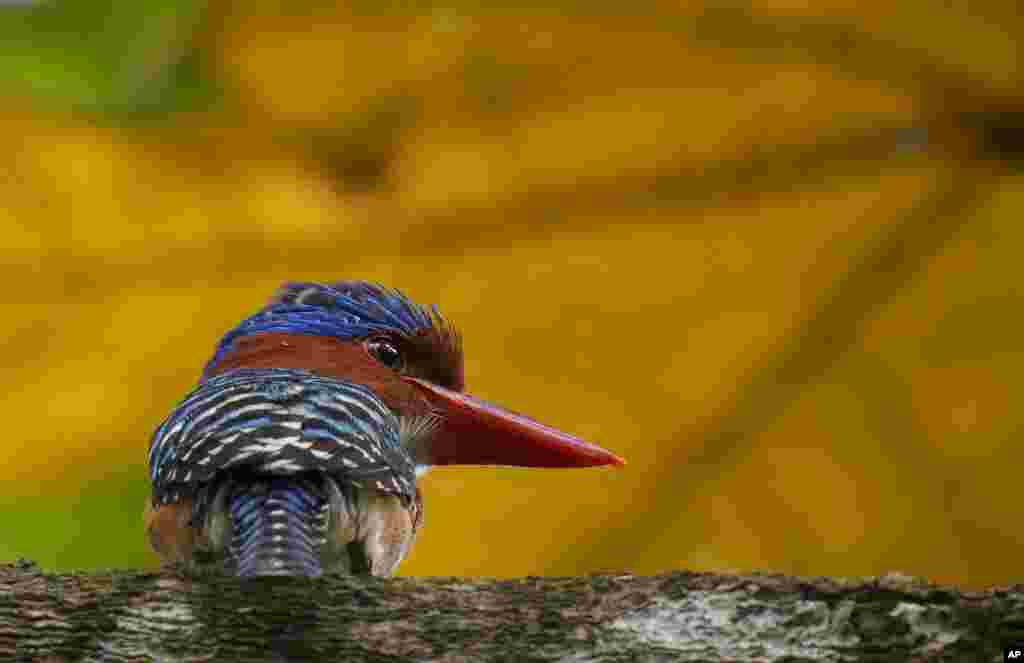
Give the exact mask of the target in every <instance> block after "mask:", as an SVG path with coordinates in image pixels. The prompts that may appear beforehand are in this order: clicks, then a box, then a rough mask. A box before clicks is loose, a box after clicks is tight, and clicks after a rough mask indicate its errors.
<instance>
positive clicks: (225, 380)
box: [149, 369, 416, 503]
mask: <svg viewBox="0 0 1024 663" xmlns="http://www.w3.org/2000/svg"><path fill="white" fill-rule="evenodd" d="M149 469H150V480H151V481H152V484H153V498H154V500H155V501H156V502H161V503H167V502H171V501H176V500H177V499H178V497H180V496H181V495H182V494H191V493H193V492H194V491H195V490H196V489H197V488H198V487H200V486H202V485H204V484H207V483H209V482H211V481H212V480H213V479H214V477H215V476H216V475H217V474H218V473H223V472H228V471H236V470H237V471H243V470H244V471H252V472H255V473H260V474H271V475H290V474H299V473H303V472H324V473H326V474H329V475H330V476H332V477H335V478H336V479H340V480H343V481H349V482H352V483H355V484H357V485H360V486H364V487H369V488H374V489H375V490H377V491H379V492H382V493H385V494H391V495H398V496H400V497H402V498H403V501H404V500H409V499H412V498H413V497H414V495H415V492H416V486H415V467H414V464H413V460H412V458H411V457H410V456H409V454H408V452H407V451H405V450H404V449H403V448H402V446H401V444H400V442H399V423H398V418H397V417H396V416H395V415H394V413H392V412H391V410H390V409H388V407H387V406H386V405H385V404H384V403H383V402H382V401H381V400H380V399H379V398H377V397H376V396H375V395H374V394H373V392H371V391H370V390H369V389H368V388H366V387H364V386H362V385H359V384H353V383H348V382H343V381H340V380H334V379H330V378H324V377H320V376H317V375H313V374H311V373H307V372H306V371H300V370H293V369H239V370H235V371H230V372H228V373H224V374H221V375H218V376H216V377H214V378H211V379H210V380H207V381H205V382H203V383H202V384H200V385H199V386H198V387H197V388H196V389H195V390H193V391H192V393H190V394H189V395H188V396H186V397H185V399H184V401H182V403H181V404H180V405H179V406H178V407H177V408H175V410H174V411H173V412H172V413H171V414H170V416H168V417H167V419H166V420H164V422H163V423H162V424H161V425H160V427H159V428H157V430H156V432H155V433H154V434H153V438H152V440H151V442H150V447H149Z"/></svg>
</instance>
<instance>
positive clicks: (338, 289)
mask: <svg viewBox="0 0 1024 663" xmlns="http://www.w3.org/2000/svg"><path fill="white" fill-rule="evenodd" d="M424 330H431V331H434V332H435V333H438V334H439V335H441V336H442V337H444V338H450V339H451V341H450V342H451V344H452V346H453V347H457V345H458V340H457V334H456V332H455V331H454V329H453V328H451V325H449V324H448V323H447V322H446V321H445V320H444V318H443V317H442V316H441V315H440V313H439V312H438V311H437V309H436V308H432V309H427V308H424V307H422V306H419V305H418V304H415V303H413V302H412V301H410V300H409V298H407V297H406V296H405V295H403V294H402V293H401V292H399V291H398V290H393V289H390V288H385V287H383V286H380V285H376V284H373V283H366V282H364V281H342V282H338V283H334V284H329V285H328V284H321V283H286V284H285V285H284V286H282V287H281V288H280V290H278V292H277V294H275V295H274V297H273V298H272V299H271V300H270V302H269V303H268V305H267V306H265V307H264V308H262V309H261V310H260V311H258V312H257V313H255V314H254V315H251V316H249V317H248V318H246V319H245V320H243V321H242V322H240V323H239V324H238V325H237V326H236V327H235V328H234V329H232V330H230V331H229V332H228V333H227V334H225V335H224V336H223V337H222V338H221V340H220V342H219V343H218V344H217V348H216V350H215V351H214V354H213V357H212V358H211V359H210V361H209V362H207V364H206V368H205V369H204V371H203V377H204V379H205V378H206V377H207V376H209V375H210V374H211V372H212V370H213V369H214V367H216V365H217V364H218V363H219V362H220V360H221V358H223V357H224V355H225V354H226V353H228V352H229V351H230V350H231V348H232V347H233V344H234V342H235V341H236V340H238V339H239V338H243V337H246V336H252V335H255V334H269V333H283V334H303V335H309V336H325V337H330V338H336V339H339V340H350V339H356V338H364V337H366V336H369V335H370V334H373V333H377V332H396V333H399V334H402V335H405V336H415V335H416V334H418V333H420V332H422V331H424Z"/></svg>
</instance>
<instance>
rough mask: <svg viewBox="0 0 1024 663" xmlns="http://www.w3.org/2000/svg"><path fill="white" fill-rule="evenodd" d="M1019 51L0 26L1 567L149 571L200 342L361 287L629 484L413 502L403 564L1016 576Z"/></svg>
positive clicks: (785, 18) (966, 13)
mask: <svg viewBox="0 0 1024 663" xmlns="http://www.w3.org/2000/svg"><path fill="white" fill-rule="evenodd" d="M1020 27H1021V20H1020V19H1019V18H1018V17H1017V16H1016V10H1015V9H1014V7H1013V6H1012V3H1010V4H1007V5H1006V6H1005V7H1004V6H1002V5H999V4H996V3H993V4H990V5H986V6H984V7H979V6H978V5H972V6H971V7H967V5H957V6H949V7H939V6H936V5H934V3H917V2H910V3H849V2H826V3H815V4H814V6H813V8H808V7H806V6H803V5H802V4H801V3H788V2H781V1H776V2H751V3H750V4H749V5H734V6H731V7H730V8H725V9H723V8H721V7H719V6H717V4H714V6H711V5H702V4H700V3H692V4H689V5H687V6H685V7H678V6H674V5H673V6H670V5H667V4H663V3H657V2H651V3H642V6H634V7H631V8H630V10H629V11H626V10H623V9H619V8H617V9H614V10H613V9H610V8H604V6H598V7H594V6H591V5H589V4H585V3H577V2H566V3H563V4H561V5H559V6H558V7H556V8H551V7H540V6H537V7H536V8H534V9H529V10H527V9H523V8H522V7H511V6H508V7H504V8H491V9H487V10H484V9H480V8H479V7H478V6H477V5H476V4H474V3H461V2H448V3H426V2H423V3H419V2H417V3H391V4H387V5H386V6H385V5H380V4H379V3H365V2H360V3H355V4H354V5H352V6H350V7H346V6H341V7H339V6H336V5H335V4H334V3H325V2H309V3H283V2H257V3H230V2H211V3H208V4H207V3H198V2H184V1H177V2H170V1H164V2H142V1H135V2H127V1H125V2H120V1H114V0H108V2H104V3H73V2H66V3H64V2H49V3H35V4H31V5H26V6H15V5H0V44H2V46H0V99H3V100H4V101H5V106H4V109H3V110H2V111H0V118H2V121H3V125H2V126H0V169H2V170H3V171H4V173H5V174H7V175H8V177H6V178H0V201H2V202H0V225H2V229H3V237H4V242H3V243H2V245H0V252H2V259H0V276H2V277H3V278H4V279H5V282H7V283H9V284H11V287H10V288H9V293H10V294H9V297H8V301H7V302H6V306H5V308H4V320H3V321H4V325H3V327H2V329H3V332H2V333H3V336H2V338H3V341H2V342H3V347H4V352H3V354H2V356H3V357H4V360H5V368H6V371H5V375H6V376H7V378H8V380H9V383H10V385H11V387H10V388H9V389H8V390H7V394H6V398H5V399H4V400H3V401H2V404H0V414H2V415H3V416H4V417H5V422H6V423H7V426H6V431H7V435H6V436H5V442H4V443H3V444H2V445H0V495H2V497H0V518H2V519H3V522H4V524H5V527H4V532H5V534H4V535H3V536H2V537H0V559H7V558H14V557H16V556H28V557H31V558H35V559H36V560H38V561H39V562H40V563H42V564H43V565H44V566H46V567H55V568H59V569H66V568H73V567H78V568H99V567H118V566H132V567H137V566H142V565H154V564H155V558H154V557H153V556H152V555H151V554H150V553H149V552H147V551H146V549H145V541H144V537H143V534H142V528H141V512H142V505H143V501H144V499H145V498H146V495H147V491H148V485H147V481H146V474H145V472H146V470H145V451H146V445H147V442H148V437H149V435H150V432H151V431H152V430H153V429H154V428H155V426H156V425H157V424H158V423H159V422H160V420H161V419H162V417H163V416H165V415H166V414H167V412H168V411H169V410H170V409H171V408H172V407H173V406H174V404H175V403H176V402H177V400H178V399H180V398H181V397H182V396H183V395H184V394H185V393H186V392H187V391H188V390H189V388H190V387H191V385H192V384H194V381H195V379H196V378H197V376H198V373H199V370H200V368H201V366H202V364H203V362H204V361H205V359H206V358H207V356H208V355H209V353H210V352H211V350H212V348H213V345H214V343H215V341H216V339H217V338H218V337H219V335H220V334H222V333H223V332H224V331H226V330H227V329H228V328H230V327H231V326H233V324H234V323H235V322H237V320H239V319H240V318H241V317H243V316H244V315H246V314H247V313H248V312H250V311H251V310H253V308H255V307H257V306H259V305H260V304H261V303H262V302H263V301H264V300H265V299H266V298H267V296H268V295H269V293H270V292H272V291H273V289H274V288H275V287H276V286H277V285H278V283H280V282H281V281H284V280H290V279H338V278H366V279H370V280H377V281H380V282H383V283H386V284H388V285H393V286H397V287H399V288H402V289H403V290H405V291H406V292H408V293H409V294H410V295H412V296H413V297H414V298H415V299H417V300H418V301H421V302H427V303H431V302H437V303H439V304H440V306H441V308H442V310H443V311H444V312H445V314H446V315H447V316H448V317H450V318H452V319H454V320H455V321H456V322H457V323H459V325H460V327H461V328H462V330H463V333H464V336H465V338H466V348H467V366H466V373H467V383H468V385H469V391H471V392H472V393H474V394H476V395H478V396H481V397H484V398H487V399H488V400H493V401H496V402H500V403H503V404H506V405H508V406H510V407H512V408H514V409H516V410H520V411H523V412H528V413H530V414H531V415H533V416H535V417H537V418H539V419H541V420H543V421H546V422H549V423H551V424H553V425H556V426H558V427H560V428H564V429H566V430H570V431H572V432H574V433H577V434H579V435H581V436H583V437H585V438H588V439H593V440H595V441H597V442H598V443H600V444H602V445H603V446H606V447H608V448H610V449H613V450H615V451H617V452H619V453H621V454H622V455H624V456H625V457H626V458H627V459H628V460H629V465H628V466H627V467H626V468H624V469H623V470H620V471H600V470H598V471H586V472H554V471H550V472H549V471H526V470H512V469H488V468H482V469H466V468H457V469H444V470H435V471H434V472H432V473H431V474H429V475H428V476H427V477H426V478H425V479H424V480H423V482H422V488H423V490H424V494H425V500H426V509H427V517H426V522H427V525H426V527H425V529H424V530H423V533H422V535H421V536H420V539H419V541H418V542H417V545H416V546H415V547H414V549H413V552H412V556H411V558H410V559H409V560H408V561H407V562H406V563H405V564H404V565H403V566H402V567H401V568H400V571H401V572H402V573H405V574H412V575H496V576H507V575H525V574H579V573H585V572H590V571H598V570H612V569H630V570H632V571H634V572H639V573H649V572H654V571H659V570H665V569H672V568H696V569H732V568H740V569H756V570H778V571H784V572H790V573H801V574H813V575H819V574H820V575H868V574H880V573H884V572H887V571H891V570H898V571H902V572H905V573H910V574H915V575H922V576H926V577H929V578H932V579H935V580H940V581H946V582H955V583H961V584H966V585H983V584H990V583H999V582H1011V581H1016V580H1017V576H1016V573H1017V566H1018V565H1017V560H1018V559H1019V557H1020V555H1021V554H1022V553H1024V536H1022V535H1021V534H1020V533H1019V527H1018V526H1017V523H1018V521H1019V519H1020V515H1021V514H1020V513H1019V509H1018V507H1017V505H1018V504H1019V502H1020V501H1019V500H1018V499H1017V498H1016V495H1015V487H1016V485H1017V482H1016V481H1015V476H1014V475H1015V468H1016V467H1018V466H1019V465H1020V464H1021V462H1022V461H1024V445H1022V444H1020V443H1019V442H1020V440H1019V437H1020V436H1019V433H1018V431H1019V430H1020V428H1021V425H1022V422H1024V419H1022V415H1021V414H1020V410H1018V409H1017V408H1016V404H1015V398H1014V396H1013V394H1014V393H1018V392H1019V391H1020V388H1021V387H1024V383H1022V377H1021V376H1022V375H1024V371H1022V370H1021V368H1022V366H1020V364H1021V363H1022V362H1024V352H1022V350H1021V345H1020V343H1019V342H1017V337H1018V336H1019V334H1017V333H1016V330H1017V329H1018V327H1019V326H1020V324H1021V316H1020V310H1021V307H1019V306H1016V304H1017V303H1018V300H1019V299H1020V298H1021V296H1022V295H1021V290H1020V286H1021V277H1020V270H1019V268H1018V265H1017V262H1018V259H1017V256H1018V254H1019V251H1020V247H1021V246H1022V245H1024V230H1022V229H1021V225H1020V223H1019V221H1018V219H1019V218H1020V215H1021V212H1022V209H1024V196H1022V194H1021V190H1022V187H1021V177H1020V175H1019V174H1018V175H1015V174H1014V173H1019V172H1020V170H1019V167H1020V163H1019V162H1020V157H1021V154H1024V151H1022V150H1021V149H1020V141H1021V138H1020V136H1021V133H1019V132H1018V133H1015V131H1016V129H1015V127H1020V126H1024V124H1022V123H1020V118H1021V117H1024V111H1022V110H1021V109H1024V99H1021V97H1020V90H1021V89H1024V88H1022V87H1021V85H1020V79H1019V72H1018V64H1019V61H1020V53H1019V36H1020V32H1021V30H1020ZM966 117H970V121H969V122H967V121H965V120H964V118H966ZM140 118H145V120H146V121H145V122H139V119H140ZM1015 141H1017V142H1015Z"/></svg>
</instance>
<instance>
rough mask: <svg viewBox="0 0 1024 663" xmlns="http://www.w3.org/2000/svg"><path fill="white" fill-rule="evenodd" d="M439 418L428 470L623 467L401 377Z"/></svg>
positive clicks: (565, 438)
mask: <svg viewBox="0 0 1024 663" xmlns="http://www.w3.org/2000/svg"><path fill="white" fill-rule="evenodd" d="M403 379H404V380H405V381H407V382H410V383H412V384H414V385H416V386H417V387H419V389H420V390H421V391H422V392H423V394H424V396H426V397H427V400H429V401H430V403H431V404H432V405H433V406H434V408H435V409H436V410H437V411H438V412H439V413H440V414H441V415H442V417H443V421H442V423H441V427H440V429H439V430H438V431H437V433H435V434H434V436H433V438H431V442H430V462H431V464H432V465H515V466H518V467H591V466H595V465H625V464H626V461H624V460H623V459H621V458H619V457H618V456H616V455H615V454H613V453H611V452H610V451H605V450H604V449H602V448H601V447H598V446H595V445H593V444H590V443H588V442H584V441H583V440H581V439H579V438H577V437H573V436H572V435H569V434H568V433H563V432H562V431H559V430H555V429H554V428H550V427H548V426H545V425H544V424H542V423H540V422H537V421H534V420H533V419H530V418H529V417H524V416H523V415H521V414H516V413H515V412H510V411H508V410H505V409H503V408H500V407H498V406H496V405H491V404H490V403H487V402H485V401H482V400H480V399H479V398H474V397H472V396H470V395H468V394H463V393H460V392H457V391H452V390H451V389H445V388H444V387H440V386H438V385H436V384H434V383H432V382H428V381H426V380H421V379H419V378H413V377H404V378H403Z"/></svg>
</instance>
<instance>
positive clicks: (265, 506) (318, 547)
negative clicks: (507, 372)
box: [144, 280, 625, 578]
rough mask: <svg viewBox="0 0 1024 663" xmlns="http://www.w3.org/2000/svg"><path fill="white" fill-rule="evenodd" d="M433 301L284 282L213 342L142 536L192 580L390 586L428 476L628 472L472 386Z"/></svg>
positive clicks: (180, 419)
mask: <svg viewBox="0 0 1024 663" xmlns="http://www.w3.org/2000/svg"><path fill="white" fill-rule="evenodd" d="M463 372H464V371H463V351H462V338H461V335H460V334H459V332H458V331H457V330H456V328H455V326H454V325H453V324H452V323H451V322H450V321H449V320H448V319H447V318H445V317H444V316H442V315H441V313H440V311H439V310H438V308H437V307H436V306H433V307H430V308H427V307H423V306H420V305H418V304H415V303H414V302H412V301H411V300H410V299H409V298H408V297H407V296H406V295H404V294H403V293H402V292H401V291H399V290H396V289H392V288H387V287H384V286H382V285H379V284H376V283H370V282H366V281H354V280H353V281H338V282H332V283H315V282H293V283H285V284H284V285H282V286H281V287H280V288H279V289H278V290H277V292H275V293H274V295H273V296H272V297H271V299H270V301H269V302H267V303H266V304H265V305H264V306H262V307H261V308H260V309H258V310H257V311H256V312H255V313H254V314H252V315H250V316H249V317H247V318H245V319H244V320H242V321H241V322H240V323H238V324H237V325H236V326H235V327H234V328H232V329H231V330H229V331H228V332H227V333H226V334H225V335H224V336H223V337H222V338H221V339H220V341H219V342H218V343H217V345H216V347H215V349H214V353H213V355H212V357H211V358H210V359H209V361H208V362H207V363H206V365H205V367H204V369H203V371H202V374H201V377H200V379H199V381H198V384H197V385H196V386H195V387H194V388H193V390H192V391H191V392H190V393H189V394H187V395H186V396H185V398H184V399H183V400H182V401H181V402H180V403H179V404H178V405H177V406H176V407H175V408H174V409H173V410H172V411H171V412H170V414H169V415H168V416H167V417H166V418H165V419H164V420H163V421H162V422H161V423H160V425H159V426H158V427H157V428H156V430H155V431H154V433H153V435H152V437H151V439H150V444H149V456H148V466H149V479H150V483H151V487H152V491H151V495H150V496H149V498H147V500H146V507H145V515H144V525H145V529H146V533H147V537H148V540H149V544H150V546H151V547H152V549H153V550H154V551H155V552H156V553H157V555H158V556H159V557H160V559H161V562H162V563H163V564H164V565H171V566H178V567H181V566H184V567H185V568H187V569H190V570H192V571H196V572H212V573H223V574H227V575H234V576H239V577H241V578H251V577H258V576H305V577H318V576H321V575H323V574H324V573H347V574H369V575H374V576H389V575H391V574H392V573H393V572H394V571H395V569H396V567H397V566H398V565H399V563H400V562H401V561H402V560H403V559H404V558H405V556H406V555H407V554H408V552H409V549H410V547H411V546H412V544H413V541H414V539H415V536H416V533H417V532H418V530H419V529H420V527H421V526H422V525H423V521H424V519H423V499H422V495H421V494H420V491H419V489H418V487H417V483H416V480H417V478H418V477H420V476H422V475H423V474H424V473H425V472H427V471H428V470H429V469H430V468H431V467H434V466H443V465H499V466H521V467H588V466H602V465H611V466H620V465H623V464H624V463H625V461H624V460H623V459H622V458H620V457H619V456H617V455H615V454H614V453H612V452H610V451H607V450H605V449H603V448H601V447H598V446H596V445H593V444H590V443H588V442H585V441H583V440H581V439H579V438H577V437H574V436H572V435H569V434H568V433H564V432H562V431H559V430H557V429H554V428H551V427H549V426H546V425H544V424H541V423H539V422H537V421H535V420H533V419H530V418H529V417H526V416H524V415H522V414H518V413H515V412H513V411H511V410H508V409H505V408H502V407H500V406H498V405H494V404H492V403H489V402H487V401H484V400H481V399H479V398H476V397H473V396H471V395H469V394H467V393H465V391H464V386H465V385H464V377H463Z"/></svg>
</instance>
